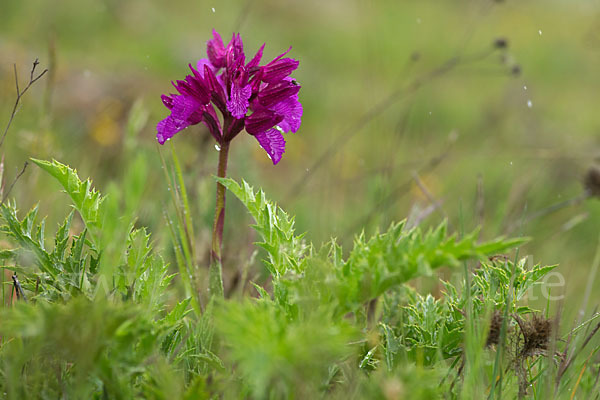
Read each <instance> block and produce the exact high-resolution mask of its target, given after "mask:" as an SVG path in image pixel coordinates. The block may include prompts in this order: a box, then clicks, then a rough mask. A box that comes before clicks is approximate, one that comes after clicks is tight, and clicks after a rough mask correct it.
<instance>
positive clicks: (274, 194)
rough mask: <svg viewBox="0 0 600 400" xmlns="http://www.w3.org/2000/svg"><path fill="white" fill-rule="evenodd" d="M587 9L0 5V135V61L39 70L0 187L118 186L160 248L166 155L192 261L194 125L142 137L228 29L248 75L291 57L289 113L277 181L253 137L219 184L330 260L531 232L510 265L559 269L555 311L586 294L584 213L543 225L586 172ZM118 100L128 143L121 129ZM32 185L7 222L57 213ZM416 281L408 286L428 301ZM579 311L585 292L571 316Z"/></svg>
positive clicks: (248, 241) (597, 223)
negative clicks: (404, 230)
mask: <svg viewBox="0 0 600 400" xmlns="http://www.w3.org/2000/svg"><path fill="white" fill-rule="evenodd" d="M599 11H600V8H599V7H598V5H597V4H593V3H591V2H586V1H548V0H546V1H529V2H520V1H511V0H506V1H455V2H440V1H432V0H427V1H425V0H414V1H383V0H381V1H356V0H354V1H351V0H344V1H341V0H328V1H317V0H306V1H290V0H277V1H275V0H269V1H262V0H254V1H252V0H249V1H230V0H227V1H189V0H185V1H169V2H167V1H159V0H152V1H150V0H128V1H122V0H62V1H60V2H56V1H47V0H2V1H1V2H0V21H1V23H0V60H1V61H0V93H1V96H0V122H1V125H0V126H2V128H4V126H5V124H6V122H7V121H8V118H9V116H10V111H11V109H12V106H13V104H14V101H15V88H14V75H13V64H16V65H17V69H18V71H19V76H20V78H21V84H22V85H24V84H25V83H26V80H27V79H28V77H29V71H30V69H31V62H32V61H33V60H34V59H35V58H36V57H37V58H39V60H40V63H41V64H40V67H41V68H49V69H50V71H49V73H48V75H47V76H46V77H44V78H43V79H42V80H40V81H39V82H38V83H37V84H35V86H33V87H32V89H31V90H30V92H28V93H27V95H26V96H25V98H24V99H23V105H22V108H21V109H20V111H19V114H18V115H17V117H16V119H15V121H14V123H13V125H12V127H11V130H10V131H9V133H8V136H7V140H6V142H5V144H4V146H3V148H2V149H0V151H1V152H2V153H4V155H5V168H6V173H5V175H6V177H5V179H6V180H7V182H11V181H12V179H13V178H14V176H15V175H16V173H17V172H18V171H19V170H20V168H21V167H22V165H23V163H24V162H25V161H26V160H27V159H28V157H35V158H43V159H50V158H56V159H58V160H59V161H61V162H64V163H67V164H69V165H71V166H72V167H74V168H77V169H78V171H79V172H80V175H81V176H82V177H86V176H91V177H92V178H93V179H94V182H95V184H96V186H97V187H98V188H99V190H100V191H102V192H104V193H111V192H113V193H116V192H118V191H124V192H126V190H125V189H124V188H123V185H129V184H131V182H132V181H134V182H135V181H136V179H137V181H138V184H140V185H141V187H142V189H143V190H144V193H145V195H144V200H143V201H142V202H141V204H134V205H131V204H123V207H124V208H128V207H129V208H132V209H135V210H136V213H137V214H138V216H139V223H140V225H146V226H149V227H150V228H151V232H152V233H153V238H154V240H155V241H157V242H158V243H159V244H160V246H161V247H162V248H164V249H165V251H166V252H169V248H170V246H171V244H170V240H169V235H168V229H167V228H166V225H165V220H164V216H163V210H165V209H167V212H168V213H172V210H171V209H170V207H171V204H170V194H169V192H168V190H167V183H166V180H165V179H164V173H163V171H162V169H161V162H160V157H159V151H160V152H162V153H163V155H164V156H165V157H166V158H167V160H168V159H169V157H170V151H171V150H170V147H171V146H170V144H171V143H172V144H173V145H174V147H175V149H176V152H177V154H178V155H179V158H180V160H181V162H182V164H183V166H184V172H185V176H186V184H187V188H188V191H189V192H190V196H191V200H192V202H193V210H194V212H195V215H194V221H195V225H196V226H195V230H196V233H197V234H196V238H197V248H198V249H204V250H202V251H197V253H198V258H199V259H198V263H199V265H202V264H203V263H204V262H205V260H206V256H207V249H208V244H209V242H210V230H211V224H212V213H213V204H214V181H213V180H212V178H211V175H212V174H213V173H214V172H215V170H216V162H217V155H218V153H217V151H216V150H215V149H214V144H213V142H212V139H211V137H210V135H209V134H208V132H207V131H205V130H204V129H203V128H202V127H201V126H196V127H194V128H193V129H189V130H187V131H185V132H184V133H181V134H179V135H177V136H176V137H175V139H174V140H172V141H171V142H170V143H169V145H167V146H164V147H161V148H160V149H159V147H160V146H159V145H158V144H157V143H156V140H155V125H156V123H157V122H158V121H160V120H161V119H162V118H164V117H165V116H166V115H167V110H166V109H165V108H164V107H163V105H162V103H161V101H160V95H161V94H162V93H167V92H170V91H172V88H171V85H170V81H171V80H175V79H182V78H183V77H184V76H185V75H186V74H187V72H188V71H189V70H188V67H187V65H188V63H195V62H196V61H197V60H198V59H199V58H202V57H205V50H206V46H205V43H206V41H207V40H208V39H209V38H210V37H211V30H212V29H213V28H215V29H216V30H218V31H219V32H220V33H221V34H222V35H223V37H224V38H225V39H226V40H228V38H229V37H230V35H231V33H232V32H240V33H241V34H242V38H243V40H244V44H245V48H246V52H247V53H250V54H254V52H255V51H256V50H257V49H258V47H259V46H260V45H261V44H262V43H266V49H265V57H264V60H267V59H269V60H270V59H272V58H273V57H274V56H276V55H278V54H280V53H281V52H282V51H283V50H284V49H287V48H288V47H289V46H290V45H291V46H293V49H292V51H291V53H290V54H291V57H294V58H296V59H298V60H299V61H300V67H299V69H298V70H297V71H296V72H295V73H294V77H295V79H296V80H298V81H299V82H300V84H301V85H302V90H301V92H300V100H301V102H302V104H303V106H304V117H303V123H302V127H301V129H300V130H299V132H298V133H296V134H288V135H286V137H285V138H286V140H287V149H286V153H285V155H284V157H283V160H282V161H281V162H280V163H279V164H278V165H277V166H273V165H272V164H271V162H270V160H269V159H268V158H267V156H266V154H265V153H264V151H262V149H260V148H259V146H258V144H257V143H256V141H255V140H254V139H253V138H251V137H250V136H248V135H246V134H241V135H240V136H239V137H238V138H236V140H235V141H234V142H233V144H232V153H231V155H230V157H231V158H230V169H229V175H230V176H231V177H233V178H236V179H241V178H244V179H246V180H247V181H249V182H250V183H251V184H252V185H254V186H260V187H262V188H264V189H265V191H266V192H267V194H268V195H269V196H270V197H271V198H272V199H274V200H276V201H277V202H278V203H279V204H280V205H281V206H282V207H283V208H284V209H286V210H287V211H288V212H289V213H290V214H292V215H296V216H297V225H298V230H299V231H300V232H303V231H306V232H307V238H308V239H310V240H312V241H314V242H315V243H321V242H322V241H325V240H328V239H329V238H330V237H332V236H334V237H336V238H337V239H338V241H340V242H341V243H343V244H344V245H345V248H346V250H348V249H349V246H350V245H351V243H352V238H353V236H354V235H355V234H357V233H360V231H361V230H362V229H363V228H364V229H365V231H366V232H367V233H369V234H370V233H373V232H374V231H375V230H376V229H377V228H378V227H379V228H380V229H385V228H387V226H388V225H389V224H390V222H391V221H397V220H401V219H403V218H406V217H407V216H410V218H411V221H413V222H414V223H420V224H422V225H425V226H427V225H435V224H437V223H439V221H440V220H441V219H443V218H445V217H447V218H448V219H449V222H450V226H451V227H452V229H454V230H456V231H457V232H460V231H463V230H464V231H469V230H472V229H474V228H475V227H476V226H478V225H481V226H482V232H483V238H486V239H490V238H492V237H495V236H498V235H503V234H511V235H526V236H531V237H533V240H532V242H531V243H529V244H528V245H527V246H525V247H524V248H522V249H521V251H520V255H521V256H523V255H531V258H532V261H533V262H535V263H537V262H542V263H545V264H560V267H559V268H558V270H557V271H558V272H560V273H561V274H563V275H564V277H565V280H566V287H565V288H564V291H565V294H566V297H565V303H564V306H565V309H566V310H567V311H569V312H570V313H572V312H573V310H575V309H576V308H578V307H579V306H580V304H581V301H582V298H583V292H584V290H585V286H586V284H587V282H588V280H589V279H590V278H591V277H590V272H589V270H590V267H591V265H592V259H593V257H594V254H595V252H596V249H597V247H598V236H599V233H600V201H599V200H600V199H587V200H585V201H581V202H573V203H574V204H572V205H570V206H568V207H557V209H558V211H556V212H552V213H546V212H544V211H543V210H544V209H546V208H547V207H552V206H553V205H555V204H559V203H561V202H564V201H568V200H569V199H572V198H575V197H577V196H580V195H581V193H582V192H583V186H582V179H583V176H584V174H585V172H586V170H587V169H588V168H589V167H590V166H592V165H594V164H595V163H596V164H597V163H599V162H600V115H599V113H598V111H597V97H598V93H599V92H600V79H598V72H597V71H598V70H599V68H600V12H599ZM499 39H502V40H500V41H499ZM503 41H504V42H503ZM503 43H505V44H507V46H506V47H503V46H502V44H503ZM267 61H268V60H267ZM134 104H135V107H136V109H137V111H136V114H135V115H136V116H137V117H138V120H139V121H141V122H142V125H143V127H142V128H141V129H131V128H129V129H128V126H131V124H129V125H128V120H130V117H129V116H130V115H131V110H132V107H134ZM144 110H147V112H148V114H147V119H145V118H144ZM167 162H168V161H167ZM128 174H129V175H135V177H136V179H130V178H127V176H128ZM46 179H47V178H46V177H45V176H44V175H43V174H41V173H40V171H37V170H36V168H35V167H33V166H30V167H29V168H28V169H27V171H26V173H25V174H24V176H23V177H22V178H21V179H20V180H19V182H18V184H17V185H16V186H15V188H14V190H13V192H12V193H11V196H13V197H15V198H16V199H17V200H18V202H19V205H20V208H21V209H22V210H25V209H27V208H28V207H29V206H31V205H32V204H34V203H36V202H38V201H40V202H41V204H40V206H41V214H42V215H46V214H47V215H48V216H49V217H48V223H49V226H55V223H56V222H57V221H58V220H59V219H60V218H62V217H63V216H64V213H65V212H66V206H65V205H64V203H65V202H64V201H63V199H64V198H63V197H62V196H63V195H62V194H60V193H58V188H57V185H56V184H55V183H54V182H50V181H48V182H46V181H45V180H46ZM140 180H141V182H140ZM434 205H435V206H434ZM228 206H229V207H228V210H227V218H226V228H225V230H226V239H225V257H226V260H225V264H226V267H227V269H228V270H229V271H234V272H235V271H237V270H239V269H240V268H242V267H243V266H244V265H247V264H248V262H250V261H249V260H251V256H252V253H253V251H254V246H253V245H252V243H253V241H254V240H255V239H256V238H255V237H253V236H252V235H253V233H252V232H251V231H250V230H249V229H248V227H247V226H248V223H250V219H249V217H248V216H247V215H246V214H245V212H244V211H243V210H242V209H241V206H240V205H239V204H237V203H236V202H235V200H234V199H233V198H231V197H230V198H229V203H228ZM536 215H538V217H536V218H531V217H532V216H533V217H535V216H536ZM167 254H168V253H167ZM259 259H260V255H259V257H257V260H256V261H254V264H256V265H258V264H259V262H258V261H259ZM253 271H254V272H253V274H254V275H251V276H250V277H251V278H253V279H254V278H255V279H259V278H258V277H257V276H258V275H259V274H260V269H259V268H258V267H256V268H255V269H253ZM447 276H449V274H448V275H447ZM230 278H231V277H230ZM432 282H433V281H432ZM432 282H429V283H428V282H423V287H424V289H427V290H434V291H435V290H437V289H436V288H435V287H432V286H433V283H432ZM555 282H556V281H555ZM540 290H541V289H540ZM562 290H563V289H561V288H558V287H553V288H552V294H553V295H559V294H561V293H562ZM541 294H542V293H541V292H538V293H534V295H537V297H538V299H539V300H538V303H539V304H540V307H541V306H543V305H545V304H546V301H545V299H544V298H543V296H542V295H541ZM559 303H560V302H559V301H556V302H553V304H552V307H553V308H556V307H557V306H558V304H559ZM598 303H600V293H598V292H597V291H596V292H594V291H592V298H591V299H590V304H591V305H592V306H594V305H596V304H598ZM571 315H573V314H571Z"/></svg>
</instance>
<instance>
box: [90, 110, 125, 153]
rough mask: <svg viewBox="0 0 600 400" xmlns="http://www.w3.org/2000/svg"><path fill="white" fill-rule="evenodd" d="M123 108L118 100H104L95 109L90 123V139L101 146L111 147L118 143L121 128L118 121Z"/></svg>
mask: <svg viewBox="0 0 600 400" xmlns="http://www.w3.org/2000/svg"><path fill="white" fill-rule="evenodd" d="M122 110H123V106H122V104H121V102H120V101H119V100H116V99H105V100H103V101H102V102H101V103H100V104H99V105H98V107H97V112H96V113H95V114H94V115H95V116H94V117H93V119H92V120H91V121H90V131H91V135H92V138H93V139H94V140H95V141H96V143H98V144H99V145H101V146H105V147H107V146H112V145H114V144H115V143H117V142H118V141H119V138H120V136H121V131H120V130H121V127H120V126H119V122H118V119H119V117H120V116H121V111H122Z"/></svg>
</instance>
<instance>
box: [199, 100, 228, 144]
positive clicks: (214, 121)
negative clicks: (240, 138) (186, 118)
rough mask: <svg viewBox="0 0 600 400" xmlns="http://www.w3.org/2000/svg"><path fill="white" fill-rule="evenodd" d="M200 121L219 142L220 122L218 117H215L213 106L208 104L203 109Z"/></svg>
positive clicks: (220, 138) (220, 139) (220, 140)
mask: <svg viewBox="0 0 600 400" xmlns="http://www.w3.org/2000/svg"><path fill="white" fill-rule="evenodd" d="M202 123H204V125H206V127H207V128H208V130H209V131H210V134H211V135H212V136H213V137H214V138H215V140H216V141H217V142H219V143H221V142H222V140H223V138H222V137H221V123H220V122H219V117H217V113H216V112H215V108H214V107H213V106H211V105H209V106H208V107H206V108H205V109H204V112H203V113H202Z"/></svg>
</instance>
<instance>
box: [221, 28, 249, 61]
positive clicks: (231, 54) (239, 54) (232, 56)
mask: <svg viewBox="0 0 600 400" xmlns="http://www.w3.org/2000/svg"><path fill="white" fill-rule="evenodd" d="M225 51H226V63H227V69H231V70H234V69H236V68H237V67H239V66H243V65H244V61H245V58H246V56H245V55H244V43H243V42H242V38H241V37H240V34H239V33H238V34H237V35H236V34H234V35H233V37H232V38H231V40H230V41H229V43H228V44H227V47H226V49H225Z"/></svg>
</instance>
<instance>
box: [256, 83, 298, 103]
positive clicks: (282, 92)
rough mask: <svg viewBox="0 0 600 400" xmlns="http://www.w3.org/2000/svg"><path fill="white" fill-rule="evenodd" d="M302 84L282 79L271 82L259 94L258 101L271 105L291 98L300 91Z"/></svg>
mask: <svg viewBox="0 0 600 400" xmlns="http://www.w3.org/2000/svg"><path fill="white" fill-rule="evenodd" d="M299 90H300V86H299V85H297V84H294V83H292V82H291V81H286V80H282V81H279V82H277V83H269V84H268V85H267V86H265V88H264V89H262V90H261V91H260V93H259V94H258V101H259V103H260V104H261V105H262V106H264V107H269V106H271V105H273V104H276V103H279V102H281V101H283V100H285V99H287V98H290V97H292V96H294V95H296V94H297V93H298V91H299Z"/></svg>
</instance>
